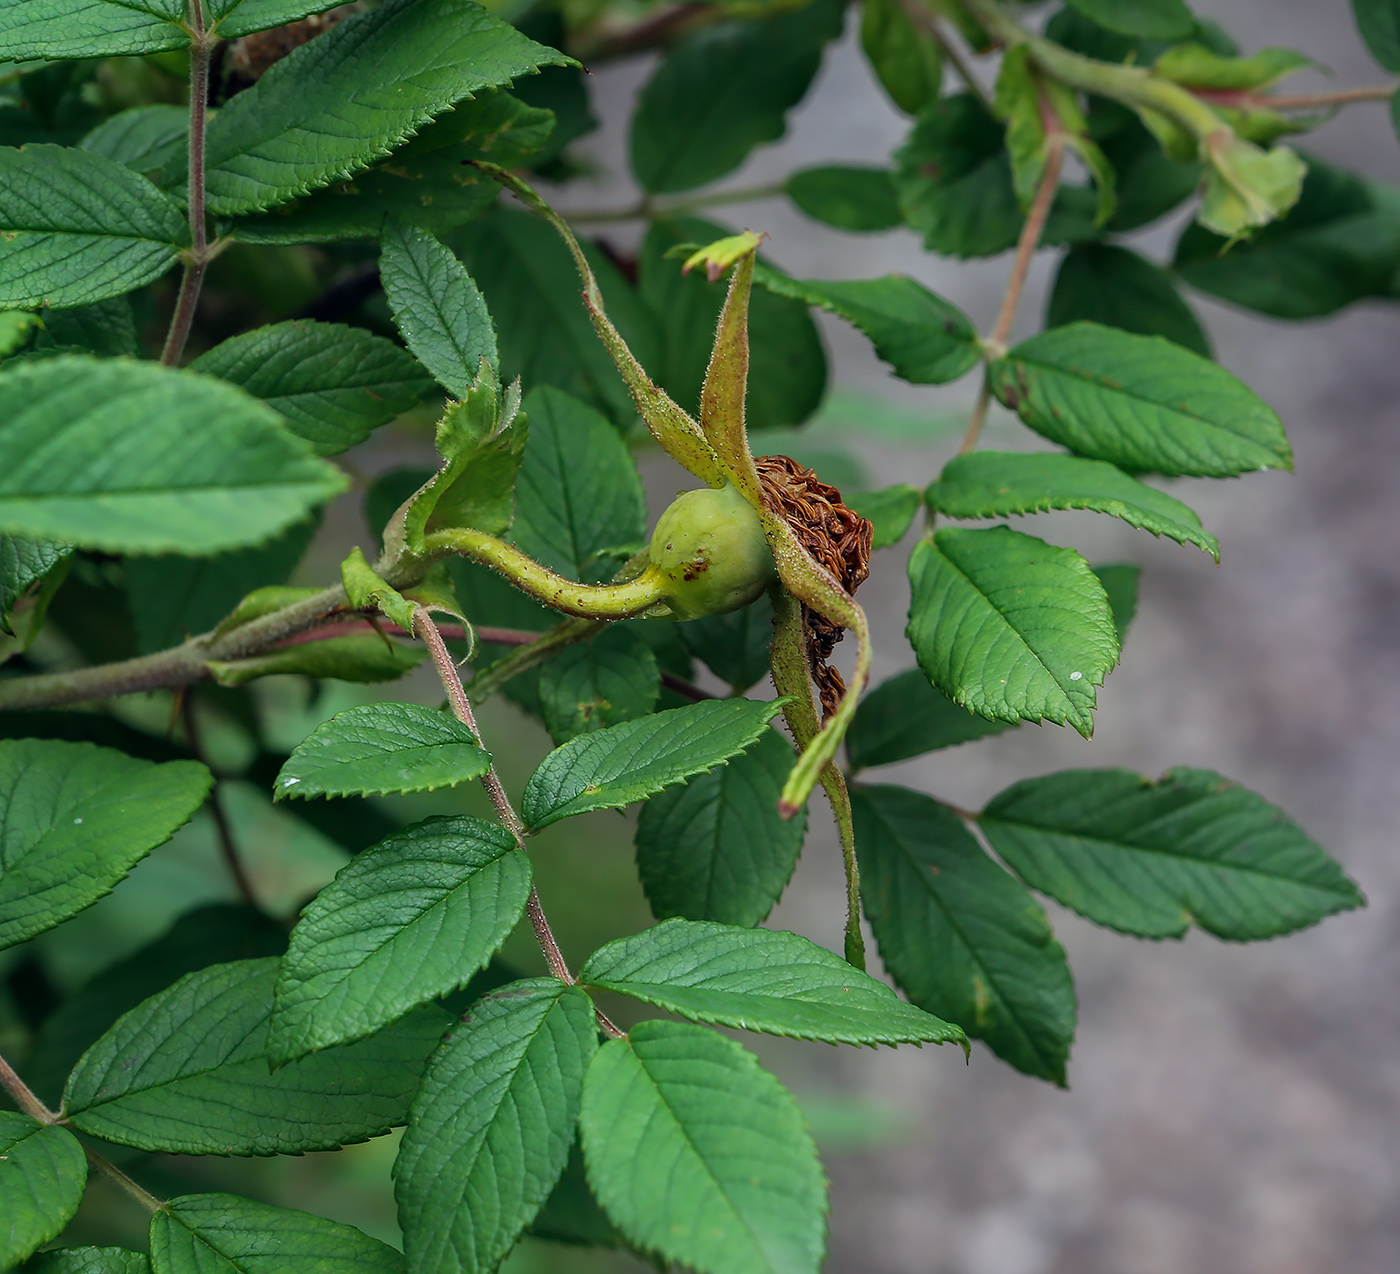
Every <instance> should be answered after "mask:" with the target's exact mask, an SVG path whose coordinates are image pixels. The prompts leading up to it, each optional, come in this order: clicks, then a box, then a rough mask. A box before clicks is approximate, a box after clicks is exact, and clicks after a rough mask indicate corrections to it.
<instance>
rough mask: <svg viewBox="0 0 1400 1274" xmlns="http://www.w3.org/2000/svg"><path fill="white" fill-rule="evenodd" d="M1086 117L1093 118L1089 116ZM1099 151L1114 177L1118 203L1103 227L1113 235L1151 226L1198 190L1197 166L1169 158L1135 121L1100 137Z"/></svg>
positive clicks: (1158, 143) (1198, 164) (1140, 124)
mask: <svg viewBox="0 0 1400 1274" xmlns="http://www.w3.org/2000/svg"><path fill="white" fill-rule="evenodd" d="M1090 118H1091V120H1092V119H1093V118H1094V116H1093V114H1092V113H1091V115H1090ZM1103 152H1104V158H1106V159H1107V160H1108V162H1109V164H1110V165H1111V166H1112V168H1113V171H1114V172H1115V173H1116V174H1117V178H1116V180H1115V182H1114V189H1115V193H1116V194H1117V197H1118V202H1117V206H1116V207H1115V208H1114V210H1113V215H1112V216H1111V217H1110V218H1109V219H1108V224H1107V226H1106V227H1105V228H1106V229H1108V230H1110V231H1112V232H1113V233H1115V234H1123V233H1126V232H1127V231H1129V230H1137V229H1139V228H1140V227H1142V226H1145V225H1149V224H1151V223H1152V222H1154V221H1156V220H1157V219H1158V218H1159V217H1163V216H1165V215H1166V214H1167V213H1168V212H1170V211H1171V210H1172V209H1173V208H1175V207H1177V206H1178V205H1179V204H1181V203H1184V202H1185V201H1186V200H1187V199H1189V198H1191V196H1192V195H1193V194H1195V193H1196V191H1197V189H1198V188H1199V187H1200V184H1201V165H1200V163H1199V162H1198V161H1196V160H1195V159H1191V160H1187V161H1183V160H1178V159H1172V158H1171V157H1170V156H1169V155H1168V154H1167V153H1166V152H1165V151H1164V150H1163V149H1162V144H1161V143H1160V142H1159V141H1158V140H1157V139H1156V138H1155V137H1154V136H1153V135H1152V134H1151V133H1149V132H1148V131H1147V129H1146V127H1144V125H1143V124H1142V123H1141V122H1140V121H1138V120H1137V119H1134V118H1130V119H1129V120H1128V122H1127V123H1126V124H1125V125H1124V126H1123V127H1122V128H1121V129H1120V130H1119V131H1117V132H1115V133H1113V134H1112V135H1111V136H1109V137H1106V138H1104V140H1103Z"/></svg>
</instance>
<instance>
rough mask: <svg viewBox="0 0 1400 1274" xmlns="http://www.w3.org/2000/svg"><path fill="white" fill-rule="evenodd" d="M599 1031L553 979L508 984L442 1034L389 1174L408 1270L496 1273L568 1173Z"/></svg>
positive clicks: (575, 993) (584, 1003)
mask: <svg viewBox="0 0 1400 1274" xmlns="http://www.w3.org/2000/svg"><path fill="white" fill-rule="evenodd" d="M597 1032H598V1028H597V1024H596V1022H595V1021H594V1017H593V1006H592V1004H590V1003H589V1000H588V997H587V996H586V995H585V994H584V993H583V992H582V991H580V990H579V989H578V988H577V987H567V986H565V985H564V984H563V983H562V982H560V981H558V980H557V979H555V978H534V979H531V980H529V981H524V982H513V983H511V984H510V985H509V986H506V987H503V988H502V989H501V990H499V991H496V992H494V993H493V994H491V995H488V996H487V997H486V998H485V999H484V1000H481V1001H480V1002H479V1003H477V1005H476V1006H475V1007H474V1008H473V1009H472V1010H471V1012H470V1013H469V1014H468V1015H467V1016H466V1017H465V1018H464V1019H463V1021H462V1023H461V1024H460V1025H459V1026H456V1027H454V1028H453V1029H452V1031H451V1032H449V1034H448V1036H447V1038H446V1040H445V1041H444V1042H443V1045H442V1047H441V1048H440V1049H439V1050H438V1052H437V1053H436V1054H435V1055H434V1057H433V1060H432V1063H431V1064H430V1066H429V1067H428V1072H427V1074H426V1075H425V1076H424V1077H423V1087H422V1090H421V1091H420V1092H419V1094H418V1097H417V1099H416V1100H415V1101H414V1103H413V1111H412V1113H411V1115H410V1117H409V1124H408V1130H407V1131H406V1132H405V1133H404V1137H403V1143H402V1146H401V1148H400V1150H399V1158H398V1162H397V1164H396V1165H395V1167H394V1178H395V1186H394V1194H395V1197H396V1198H397V1199H398V1202H399V1222H400V1224H401V1225H402V1226H403V1230H404V1251H405V1254H406V1258H407V1266H408V1269H409V1270H410V1271H422V1272H423V1274H477V1271H482V1272H485V1271H492V1270H495V1269H496V1268H497V1266H498V1265H499V1263H500V1261H501V1259H502V1257H504V1256H505V1254H506V1253H507V1252H509V1251H510V1249H511V1248H512V1247H514V1245H515V1241H516V1239H517V1238H519V1236H520V1232H521V1230H522V1229H524V1227H525V1226H526V1225H528V1224H529V1223H530V1221H532V1220H533V1219H534V1217H535V1214H536V1213H537V1212H538V1211H539V1209H540V1207H541V1206H542V1205H543V1204H544V1202H545V1200H546V1199H547V1198H548V1197H549V1193H550V1191H551V1190H553V1188H554V1184H555V1182H557V1181H558V1180H559V1177H560V1174H561V1173H562V1172H563V1171H564V1164H565V1162H566V1161H567V1159H568V1157H569V1147H570V1145H571V1144H572V1142H573V1139H574V1127H575V1125H576V1124H577V1122H578V1112H579V1098H580V1096H581V1093H582V1090H583V1077H584V1074H585V1072H586V1071H587V1069H588V1063H589V1062H590V1061H591V1060H592V1058H593V1055H594V1053H595V1052H596V1051H597V1047H598V1033H597Z"/></svg>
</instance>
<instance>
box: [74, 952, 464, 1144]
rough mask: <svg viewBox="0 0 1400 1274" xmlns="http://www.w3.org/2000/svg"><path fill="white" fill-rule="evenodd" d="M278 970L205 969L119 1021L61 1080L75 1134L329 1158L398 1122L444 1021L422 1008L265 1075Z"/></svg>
mask: <svg viewBox="0 0 1400 1274" xmlns="http://www.w3.org/2000/svg"><path fill="white" fill-rule="evenodd" d="M277 963H278V962H277V961H276V960H275V959H263V960H238V961H235V962H234V963H232V964H216V965H211V966H210V967H209V968H207V969H201V970H199V971H198V972H197V973H190V974H187V975H186V976H185V977H183V978H181V979H180V980H179V981H178V982H176V983H175V984H174V985H173V986H171V987H169V988H168V989H167V990H164V991H162V992H160V993H159V994H158V995H154V996H152V997H151V998H150V999H149V1000H147V1001H145V1003H143V1004H141V1005H139V1006H138V1007H137V1008H134V1009H132V1010H131V1011H130V1012H129V1013H126V1014H124V1015H123V1016H122V1017H121V1018H120V1019H119V1020H118V1021H117V1023H116V1025H115V1026H113V1027H112V1029H111V1030H109V1031H108V1032H107V1033H106V1034H105V1035H104V1036H103V1037H102V1038H101V1039H100V1040H98V1041H97V1043H96V1044H94V1045H93V1046H92V1047H91V1048H90V1049H88V1051H87V1052H86V1053H85V1054H83V1058H82V1060H81V1061H80V1062H79V1063H78V1065H77V1067H76V1068H75V1069H74V1071H73V1073H72V1074H71V1075H70V1076H69V1077H68V1086H67V1089H66V1091H65V1094H64V1107H65V1109H66V1110H67V1112H68V1114H69V1115H70V1116H71V1117H72V1122H73V1126H74V1127H75V1128H78V1129H80V1130H82V1131H83V1132H87V1133H91V1134H92V1135H93V1136H95V1137H101V1138H103V1139H104V1140H106V1141H115V1142H117V1143H118V1144H120V1145H125V1146H136V1147H138V1148H139V1149H142V1150H163V1151H168V1152H171V1153H176V1154H196V1155H198V1154H217V1155H274V1154H300V1153H301V1152H302V1151H305V1150H328V1149H330V1148H331V1147H333V1146H343V1145H346V1144H347V1143H349V1142H355V1141H364V1140H366V1139H367V1138H369V1137H376V1136H378V1135H379V1134H380V1133H382V1132H387V1131H388V1130H389V1129H390V1128H393V1127H395V1126H396V1125H398V1124H401V1123H403V1122H404V1120H405V1119H406V1118H407V1117H408V1108H409V1103H410V1102H411V1101H412V1098H413V1093H414V1091H415V1089H416V1088H417V1086H418V1078H419V1076H420V1074H421V1073H422V1070H423V1063H424V1062H425V1060H426V1059H427V1057H428V1054H429V1053H431V1052H432V1051H433V1049H434V1048H435V1047H436V1046H437V1042H438V1040H439V1038H440V1037H441V1035H442V1032H443V1030H444V1029H445V1028H446V1026H447V1018H446V1016H445V1015H444V1014H443V1013H442V1012H441V1011H440V1010H438V1009H435V1008H429V1009H421V1010H419V1011H418V1012H416V1013H413V1014H411V1015H410V1016H409V1017H406V1018H404V1019H403V1020H402V1021H401V1022H398V1023H396V1024H395V1025H393V1026H391V1027H389V1028H388V1029H387V1030H384V1031H381V1032H380V1033H379V1034H378V1035H374V1036H371V1037H370V1038H369V1039H367V1040H360V1041H359V1042H358V1043H355V1044H345V1045H342V1046H341V1047H339V1048H333V1049H328V1050H327V1051H326V1052H324V1053H316V1054H314V1055H312V1056H311V1057H306V1058H303V1059H302V1060H301V1061H298V1062H292V1063H291V1064H290V1065H287V1066H283V1067H281V1068H280V1069H278V1070H273V1069H272V1062H273V1060H274V1059H273V1058H272V1057H271V1055H270V1054H269V1052H268V1048H267V1040H268V1022H269V1019H270V1017H271V1014H272V991H273V983H274V981H275V980H276V977H277Z"/></svg>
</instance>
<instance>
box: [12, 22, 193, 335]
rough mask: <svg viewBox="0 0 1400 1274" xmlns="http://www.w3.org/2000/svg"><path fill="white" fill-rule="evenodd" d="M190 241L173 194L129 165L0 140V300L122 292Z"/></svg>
mask: <svg viewBox="0 0 1400 1274" xmlns="http://www.w3.org/2000/svg"><path fill="white" fill-rule="evenodd" d="M103 7H104V8H105V7H106V6H103ZM117 12H120V10H117ZM0 34H3V31H0ZM188 242H189V227H188V225H187V224H186V222H185V218H184V216H183V215H182V214H181V212H180V209H179V208H178V207H177V206H176V204H175V203H174V201H173V200H172V199H171V198H170V197H169V196H168V195H166V194H164V193H163V192H162V191H160V190H157V189H156V188H155V186H153V185H151V183H150V182H149V181H147V180H146V179H145V178H144V177H142V176H140V175H139V174H137V173H134V172H132V171H131V170H130V169H129V168H127V167H125V166H124V165H122V164H119V163H116V162H115V161H114V160H110V159H105V158H103V157H102V156H101V155H94V154H92V153H90V152H88V151H85V150H78V149H76V148H75V147H71V146H39V145H31V146H25V147H23V148H22V149H19V150H13V149H10V148H9V147H0V308H7V309H15V310H30V309H35V308H37V307H38V306H40V305H48V306H50V307H51V308H53V309H67V308H68V307H70V306H74V305H86V304H87V303H88V302H90V301H101V300H104V299H106V298H107V297H112V296H120V295H121V294H122V293H123V292H130V291H131V290H132V289H133V288H139V287H141V286H142V285H143V284H145V283H149V282H150V281H151V280H152V279H158V278H159V277H160V276H161V275H162V274H164V273H165V272H166V271H167V270H168V269H170V267H171V266H172V265H174V264H175V260H176V257H177V255H178V253H179V251H180V249H181V248H182V247H183V246H185V245H186V244H187V243H188Z"/></svg>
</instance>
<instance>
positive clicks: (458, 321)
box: [379, 221, 497, 398]
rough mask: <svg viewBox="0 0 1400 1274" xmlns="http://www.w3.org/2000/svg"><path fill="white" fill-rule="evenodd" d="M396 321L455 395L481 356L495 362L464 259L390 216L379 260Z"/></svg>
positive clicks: (487, 323)
mask: <svg viewBox="0 0 1400 1274" xmlns="http://www.w3.org/2000/svg"><path fill="white" fill-rule="evenodd" d="M379 275H380V278H381V279H383V281H384V294H385V295H386V296H387V297H388V299H389V305H390V307H391V308H392V309H393V311H394V322H395V323H397V324H398V327H399V331H400V332H402V333H403V338H404V340H405V341H406V342H407V344H408V348H409V349H411V350H412V351H413V353H414V356H415V357H416V358H417V359H418V361H419V362H420V363H422V364H423V366H424V367H426V368H427V369H428V370H429V371H430V372H432V374H433V375H434V376H435V377H436V378H437V381H438V383H439V384H440V385H442V387H443V388H444V389H446V390H447V392H448V393H449V394H451V395H452V396H453V397H454V398H462V397H464V396H465V395H466V392H467V390H468V389H469V388H470V386H471V385H472V382H473V381H475V380H476V376H477V372H478V371H479V370H480V368H481V360H482V359H485V360H486V361H487V362H488V363H490V364H491V365H492V366H495V364H496V361H497V355H496V333H495V331H494V330H493V329H492V327H491V316H490V315H489V314H488V313H487V312H486V302H485V301H483V300H482V299H481V293H480V292H479V291H477V287H476V284H475V283H473V282H472V281H471V278H470V277H469V276H468V275H467V272H466V270H465V269H464V268H463V266H462V263H461V262H460V261H458V260H457V258H456V257H455V256H453V255H452V252H451V250H450V249H448V248H447V247H445V246H444V245H443V244H441V243H439V242H438V241H437V240H436V239H434V238H433V236H432V235H430V234H429V233H428V232H427V231H426V230H420V229H418V227H417V226H410V225H405V224H404V223H403V222H397V221H390V222H389V223H388V224H387V225H386V226H385V227H384V252H383V255H382V256H381V257H380V260H379Z"/></svg>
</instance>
